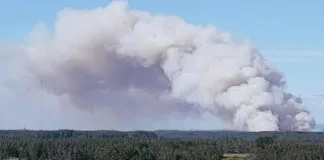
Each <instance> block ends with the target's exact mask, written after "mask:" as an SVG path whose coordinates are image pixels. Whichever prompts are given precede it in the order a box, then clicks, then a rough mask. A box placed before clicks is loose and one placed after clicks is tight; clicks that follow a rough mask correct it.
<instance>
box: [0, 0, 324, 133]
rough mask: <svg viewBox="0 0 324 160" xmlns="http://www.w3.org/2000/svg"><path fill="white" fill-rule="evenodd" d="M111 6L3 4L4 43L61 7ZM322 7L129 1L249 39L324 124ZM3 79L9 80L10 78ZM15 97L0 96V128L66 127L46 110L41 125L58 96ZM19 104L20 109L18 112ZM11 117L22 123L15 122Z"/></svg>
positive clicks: (84, 1) (14, 0)
mask: <svg viewBox="0 0 324 160" xmlns="http://www.w3.org/2000/svg"><path fill="white" fill-rule="evenodd" d="M108 3H109V1H107V0H92V1H89V0H69V1H66V0H55V1H40V0H29V1H21V0H20V1H18V0H0V24H1V26H0V42H5V43H6V42H24V41H25V38H26V36H27V35H28V33H29V32H30V31H31V30H32V29H33V28H34V26H35V25H36V24H38V23H39V22H43V23H46V24H48V25H49V26H53V25H54V22H55V19H56V14H57V12H58V11H60V10H61V9H63V8H66V7H67V8H70V7H72V8H79V9H83V8H94V7H98V6H105V5H107V4H108ZM323 5H324V1H320V0H312V1H309V2H306V1H293V0H285V1H282V0H272V1H252V0H246V1H244V3H238V1H234V0H228V1H223V0H200V1H197V0H177V1H171V0H164V1H152V0H130V6H131V7H132V8H135V9H140V10H146V11H150V12H152V13H159V14H160V13H161V14H167V15H175V16H179V17H181V18H183V19H185V20H186V21H187V22H189V23H194V24H201V25H215V26H216V28H217V29H219V30H221V31H224V32H228V33H230V34H231V35H232V37H233V38H234V39H237V40H249V41H250V42H252V44H253V45H254V46H255V47H257V48H258V49H259V50H260V51H261V53H262V54H263V55H264V56H265V57H266V58H267V59H269V60H270V61H271V62H272V63H273V64H274V65H275V66H276V67H277V68H278V69H280V70H281V71H283V72H284V73H285V77H286V78H285V79H286V80H287V82H288V83H287V90H288V91H290V92H292V93H295V94H297V95H301V96H302V97H304V102H305V104H306V105H307V107H308V108H309V110H310V111H311V112H312V114H313V115H314V116H315V119H316V120H317V122H318V123H324V118H323V116H322V115H321V114H322V113H323V112H324V104H323V103H320V99H318V98H314V97H313V96H312V95H314V94H324V87H323V85H322V82H323V81H324V75H323V74H322V73H323V71H322V70H321V68H323V67H324V63H323V62H324V45H323V44H324V40H323V35H324V21H323V20H321V18H322V17H323V16H324V10H323V9H322V6H323ZM0 58H3V57H0ZM10 63H12V62H9V61H5V60H4V59H1V63H0V73H1V71H2V72H5V71H6V65H8V64H10ZM0 79H1V80H2V81H3V82H4V83H5V82H6V80H5V79H6V77H0ZM4 85H5V84H4ZM12 94H14V95H9V94H8V92H2V93H0V104H1V108H2V109H1V111H0V112H2V113H0V115H1V118H0V120H1V122H0V128H10V127H12V126H15V127H26V126H27V127H30V128H37V126H39V125H44V124H41V123H46V125H48V126H55V125H57V124H61V123H68V122H67V121H66V120H65V119H64V118H59V119H58V118H55V116H57V114H54V112H56V111H54V110H55V109H48V110H46V111H42V117H43V119H46V120H47V122H40V120H39V119H40V117H39V114H40V113H39V112H40V111H39V106H41V105H45V104H48V103H49V102H51V103H52V105H54V103H57V102H55V100H54V99H55V98H54V97H51V96H50V95H44V94H46V93H40V92H36V91H35V92H32V91H30V92H28V93H26V91H23V90H21V93H19V94H18V93H12ZM19 97H20V98H19ZM18 98H19V100H18ZM39 99H42V100H41V101H39ZM17 106H20V107H19V111H18V112H17V110H18V107H17ZM31 106H32V107H31ZM27 115H29V116H27ZM13 116H18V117H20V118H21V119H20V120H12V119H11V118H12V117H13ZM9 119H11V120H10V122H8V120H9ZM53 119H55V120H53ZM75 120H76V121H77V118H76V119H75ZM12 121H13V122H12ZM186 121H190V123H196V124H197V126H199V127H202V128H204V127H205V128H208V127H209V126H213V125H214V124H213V123H215V122H211V121H208V119H207V120H204V123H200V121H192V120H186ZM177 123H179V125H181V122H173V123H172V124H170V123H168V124H163V125H174V126H177V125H176V124H177ZM200 124H203V125H200ZM217 125H218V127H219V128H222V127H224V126H222V124H220V123H217ZM214 126H215V125H214ZM214 126H213V127H214ZM187 128H188V127H187ZM216 128H217V127H216Z"/></svg>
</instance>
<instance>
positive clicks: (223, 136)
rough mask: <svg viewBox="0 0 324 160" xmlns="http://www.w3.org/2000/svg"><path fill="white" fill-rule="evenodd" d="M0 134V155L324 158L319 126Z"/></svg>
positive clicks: (133, 159)
mask: <svg viewBox="0 0 324 160" xmlns="http://www.w3.org/2000/svg"><path fill="white" fill-rule="evenodd" d="M0 137H1V139H0V158H1V159H13V158H16V159H24V160H39V159H40V160H49V159H50V160H63V159H64V160H223V159H226V160H230V159H241V160H242V159H247V160H248V159H251V160H276V159H277V160H323V159H324V134H323V133H321V132H234V131H167V130H166V131H132V132H120V131H74V130H57V131H32V130H1V131H0ZM242 155H244V156H242Z"/></svg>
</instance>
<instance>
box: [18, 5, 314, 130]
mask: <svg viewBox="0 0 324 160" xmlns="http://www.w3.org/2000/svg"><path fill="white" fill-rule="evenodd" d="M23 50H24V53H25V55H26V65H27V66H28V71H29V72H30V73H32V75H33V76H34V78H36V79H38V80H39V82H40V83H39V85H38V87H39V88H42V89H45V90H46V91H48V92H49V93H52V94H54V95H56V96H58V97H64V98H67V99H68V100H69V101H70V103H71V104H72V105H73V106H75V107H78V108H80V109H84V110H90V111H95V110H100V109H102V108H104V109H105V110H106V112H109V113H113V114H114V115H115V116H116V117H119V119H120V120H125V119H127V120H130V121H132V120H136V119H139V118H140V117H152V118H164V117H165V116H166V115H172V114H180V115H182V116H183V115H185V116H197V115H200V114H202V113H203V112H209V113H212V114H213V115H214V116H217V117H220V118H221V119H222V120H223V121H224V122H226V123H228V124H231V125H233V126H234V127H235V128H236V129H237V130H248V131H264V130H271V131H277V130H312V129H313V127H314V125H315V122H314V119H313V118H312V116H310V114H309V113H308V111H307V110H306V109H304V106H303V104H302V102H301V100H300V99H299V98H297V97H295V96H293V95H291V94H289V93H285V92H284V91H283V89H284V86H285V82H284V81H283V75H282V73H280V72H279V71H278V70H276V69H275V68H273V67H272V66H271V65H270V64H269V63H268V62H267V61H266V60H265V59H264V58H263V57H262V55H261V54H260V53H259V52H258V51H257V49H255V48H253V46H251V45H250V44H248V43H237V42H234V41H233V40H232V39H231V37H230V36H229V35H227V34H223V33H219V32H218V31H217V30H216V29H215V28H214V27H213V26H207V27H204V26H197V25H192V24H188V23H186V22H185V21H184V20H182V19H180V18H178V17H174V16H165V15H152V14H150V13H148V12H144V11H138V10H131V9H129V8H128V4H127V3H126V2H124V1H115V2H112V3H111V4H109V5H108V6H107V7H105V8H96V9H91V10H74V9H65V10H62V11H61V12H60V13H59V14H58V17H57V20H56V23H55V27H54V28H53V31H51V30H50V29H47V28H46V26H45V25H39V26H37V27H35V29H34V30H33V32H31V34H30V35H29V38H28V43H27V44H26V45H25V46H24V49H23Z"/></svg>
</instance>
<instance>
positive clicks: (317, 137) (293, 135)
mask: <svg viewBox="0 0 324 160" xmlns="http://www.w3.org/2000/svg"><path fill="white" fill-rule="evenodd" d="M266 136H275V137H276V139H277V140H291V141H302V142H321V143H322V142H323V143H324V133H323V132H235V131H173V130H161V131H131V132H121V131H75V130H55V131H42V132H40V131H33V130H0V138H12V139H15V138H16V139H17V138H40V137H42V138H43V139H53V138H54V139H62V138H64V139H65V138H124V137H135V138H141V137H142V138H157V137H164V138H180V139H197V138H199V139H217V140H236V139H240V140H246V141H255V140H256V139H257V138H259V137H266Z"/></svg>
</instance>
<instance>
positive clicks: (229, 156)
mask: <svg viewBox="0 0 324 160" xmlns="http://www.w3.org/2000/svg"><path fill="white" fill-rule="evenodd" d="M249 156H250V155H249V154H237V153H226V154H224V157H225V158H224V159H223V160H247V159H248V157H249Z"/></svg>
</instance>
